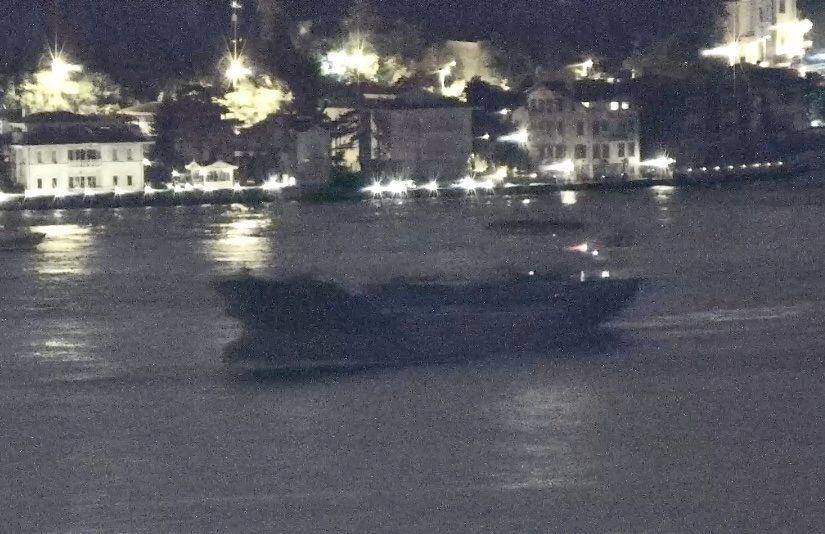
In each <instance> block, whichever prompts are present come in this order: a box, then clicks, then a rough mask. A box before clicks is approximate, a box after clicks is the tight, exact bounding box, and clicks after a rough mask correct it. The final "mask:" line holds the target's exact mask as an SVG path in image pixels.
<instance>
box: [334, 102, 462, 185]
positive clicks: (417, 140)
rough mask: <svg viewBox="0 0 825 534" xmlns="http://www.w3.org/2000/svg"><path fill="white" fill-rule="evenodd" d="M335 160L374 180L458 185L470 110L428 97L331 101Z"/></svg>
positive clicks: (459, 104)
mask: <svg viewBox="0 0 825 534" xmlns="http://www.w3.org/2000/svg"><path fill="white" fill-rule="evenodd" d="M327 104H328V105H327V106H326V113H327V116H328V117H329V118H330V119H331V120H332V121H333V124H334V129H335V134H334V136H333V141H332V151H333V158H334V159H335V160H336V162H337V163H338V164H339V165H341V166H343V167H345V168H348V169H350V170H361V171H363V172H364V173H365V174H367V175H368V176H371V177H374V178H384V177H387V178H389V177H392V178H403V179H412V180H419V181H420V180H424V181H430V180H456V179H460V178H462V177H464V176H465V175H466V174H467V162H468V160H469V158H470V155H471V153H472V146H473V134H472V109H471V108H470V107H469V106H467V105H464V104H461V103H460V102H458V101H456V100H453V99H448V98H442V97H439V96H437V95H434V94H432V93H429V92H426V91H395V90H386V89H378V90H370V89H367V90H364V91H363V94H362V95H359V96H354V95H350V96H349V97H346V96H345V97H343V98H340V97H339V98H330V99H328V101H327Z"/></svg>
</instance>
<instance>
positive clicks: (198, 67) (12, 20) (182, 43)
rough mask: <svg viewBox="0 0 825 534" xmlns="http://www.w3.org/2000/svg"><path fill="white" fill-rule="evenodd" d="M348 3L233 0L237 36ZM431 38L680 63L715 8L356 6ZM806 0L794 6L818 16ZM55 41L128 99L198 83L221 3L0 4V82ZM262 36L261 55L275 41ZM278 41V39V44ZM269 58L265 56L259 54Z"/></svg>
mask: <svg viewBox="0 0 825 534" xmlns="http://www.w3.org/2000/svg"><path fill="white" fill-rule="evenodd" d="M352 1H353V0H314V1H313V2H305V1H303V0H245V2H242V3H244V4H245V6H244V9H245V12H244V16H245V21H244V30H245V33H246V34H247V35H250V36H260V34H261V32H260V30H261V26H262V23H261V21H260V19H259V17H258V9H259V8H260V7H261V4H272V5H274V6H276V8H277V10H278V11H279V12H281V13H284V17H285V18H286V19H288V21H284V22H287V23H289V22H294V21H299V20H312V21H313V22H314V24H315V28H317V30H318V31H320V32H325V31H331V30H332V29H333V28H335V27H336V26H337V24H338V22H339V21H340V20H341V19H342V18H343V17H345V16H346V14H347V13H348V12H349V11H350V9H351V4H352ZM366 3H369V4H370V5H371V7H372V8H373V9H374V10H375V11H376V12H377V13H378V14H379V15H380V16H381V17H383V18H385V19H387V20H398V19H403V20H404V21H406V22H407V23H409V24H411V25H415V26H417V27H418V28H419V29H420V30H421V34H422V35H425V36H427V37H428V38H431V39H433V40H437V39H446V38H452V39H471V40H472V39H492V40H493V41H494V42H495V43H496V44H497V45H499V46H501V47H505V48H507V47H512V48H513V49H514V50H519V51H520V52H522V53H524V54H527V55H529V56H531V57H532V58H533V59H534V60H535V61H537V62H539V63H550V64H552V63H553V62H558V61H563V60H566V59H567V58H569V57H571V56H576V55H581V54H591V53H592V54H596V55H600V56H603V57H605V58H606V59H621V58H624V57H627V56H629V55H630V54H632V53H633V52H634V51H637V50H642V51H643V50H645V49H647V48H649V47H651V46H653V45H655V44H656V43H660V42H662V41H669V43H670V44H669V47H668V48H669V50H670V51H671V52H672V53H673V54H676V55H683V56H685V57H690V56H691V55H694V56H695V54H696V50H697V49H698V48H699V47H700V46H702V45H703V44H705V43H707V42H709V41H710V40H711V39H712V38H713V33H714V25H713V21H714V20H715V17H716V16H717V15H718V13H719V12H720V10H721V3H722V2H721V0H623V1H622V2H617V1H615V0H368V1H367V2H366ZM817 4H818V0H805V1H803V0H800V6H801V7H802V9H808V10H810V11H814V10H815V9H819V10H821V6H818V5H817ZM55 34H56V35H57V38H58V40H59V41H60V42H62V43H65V44H66V45H67V48H68V50H69V51H74V52H75V53H76V55H77V57H78V60H79V61H82V62H83V63H85V64H86V65H89V66H90V67H91V68H94V69H96V70H100V71H103V72H106V73H108V74H110V75H111V76H112V77H113V78H114V79H115V80H116V81H117V82H119V83H121V84H123V85H125V86H127V87H128V88H129V89H131V90H132V91H134V92H135V93H137V94H138V95H141V94H144V93H151V92H152V91H156V90H157V89H158V88H160V87H162V84H163V83H164V82H165V81H167V80H173V79H179V78H181V77H184V78H185V77H193V76H198V75H209V74H211V73H212V72H211V71H212V70H214V69H215V68H216V63H217V60H218V58H220V56H221V55H222V54H223V52H224V51H225V50H226V47H227V46H228V42H227V40H228V38H229V2H228V0H174V1H173V0H107V1H103V0H42V1H38V2H32V1H31V0H0V74H5V75H9V74H14V73H19V72H21V71H24V70H28V69H31V68H32V67H33V66H34V64H35V63H36V61H37V60H38V59H39V58H40V57H41V55H42V53H43V51H44V49H45V46H46V43H47V42H51V41H54V37H55ZM277 42H278V39H274V40H273V39H271V38H269V42H268V43H265V44H264V47H265V48H268V47H271V46H272V44H277ZM281 42H283V41H281ZM268 52H269V53H272V52H273V51H272V50H271V48H270V49H269V50H268Z"/></svg>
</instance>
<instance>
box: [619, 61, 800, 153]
mask: <svg viewBox="0 0 825 534" xmlns="http://www.w3.org/2000/svg"><path fill="white" fill-rule="evenodd" d="M814 89H816V85H815V82H813V81H812V80H807V79H804V78H800V77H798V76H797V75H796V74H795V73H794V72H793V71H789V70H787V69H781V68H759V67H756V66H752V65H742V66H736V67H735V69H734V68H731V67H722V66H715V65H703V66H700V67H690V68H689V67H685V68H684V69H682V70H681V71H680V72H674V73H673V74H672V75H671V76H661V75H660V76H644V77H641V78H638V79H636V80H634V81H633V83H632V84H631V85H630V90H631V91H632V93H633V95H634V98H635V99H637V101H638V102H639V104H640V108H641V141H642V150H643V153H644V154H647V155H649V156H651V157H655V155H656V154H664V153H666V154H668V155H669V156H671V157H673V158H675V159H676V160H677V161H678V163H679V165H680V166H681V167H701V166H703V165H708V166H711V167H713V166H716V165H732V164H735V165H741V164H744V163H751V162H755V161H767V160H771V159H774V158H782V157H787V155H788V154H789V152H790V151H792V150H794V148H793V147H794V144H795V143H797V138H799V137H802V136H804V135H805V132H806V131H807V129H808V128H809V127H810V123H811V113H810V103H809V95H810V94H811V91H812V90H814Z"/></svg>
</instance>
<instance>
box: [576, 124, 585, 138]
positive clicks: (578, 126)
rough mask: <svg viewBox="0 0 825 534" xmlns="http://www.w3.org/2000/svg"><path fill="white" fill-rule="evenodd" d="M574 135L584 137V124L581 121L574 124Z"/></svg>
mask: <svg viewBox="0 0 825 534" xmlns="http://www.w3.org/2000/svg"><path fill="white" fill-rule="evenodd" d="M576 135H578V136H579V137H582V136H583V135H584V123H583V122H582V121H579V122H577V123H576Z"/></svg>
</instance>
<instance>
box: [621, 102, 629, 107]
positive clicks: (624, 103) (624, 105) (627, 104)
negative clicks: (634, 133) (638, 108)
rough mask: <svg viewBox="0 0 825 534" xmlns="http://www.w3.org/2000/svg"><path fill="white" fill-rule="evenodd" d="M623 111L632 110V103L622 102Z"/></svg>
mask: <svg viewBox="0 0 825 534" xmlns="http://www.w3.org/2000/svg"><path fill="white" fill-rule="evenodd" d="M622 109H630V102H622Z"/></svg>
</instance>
